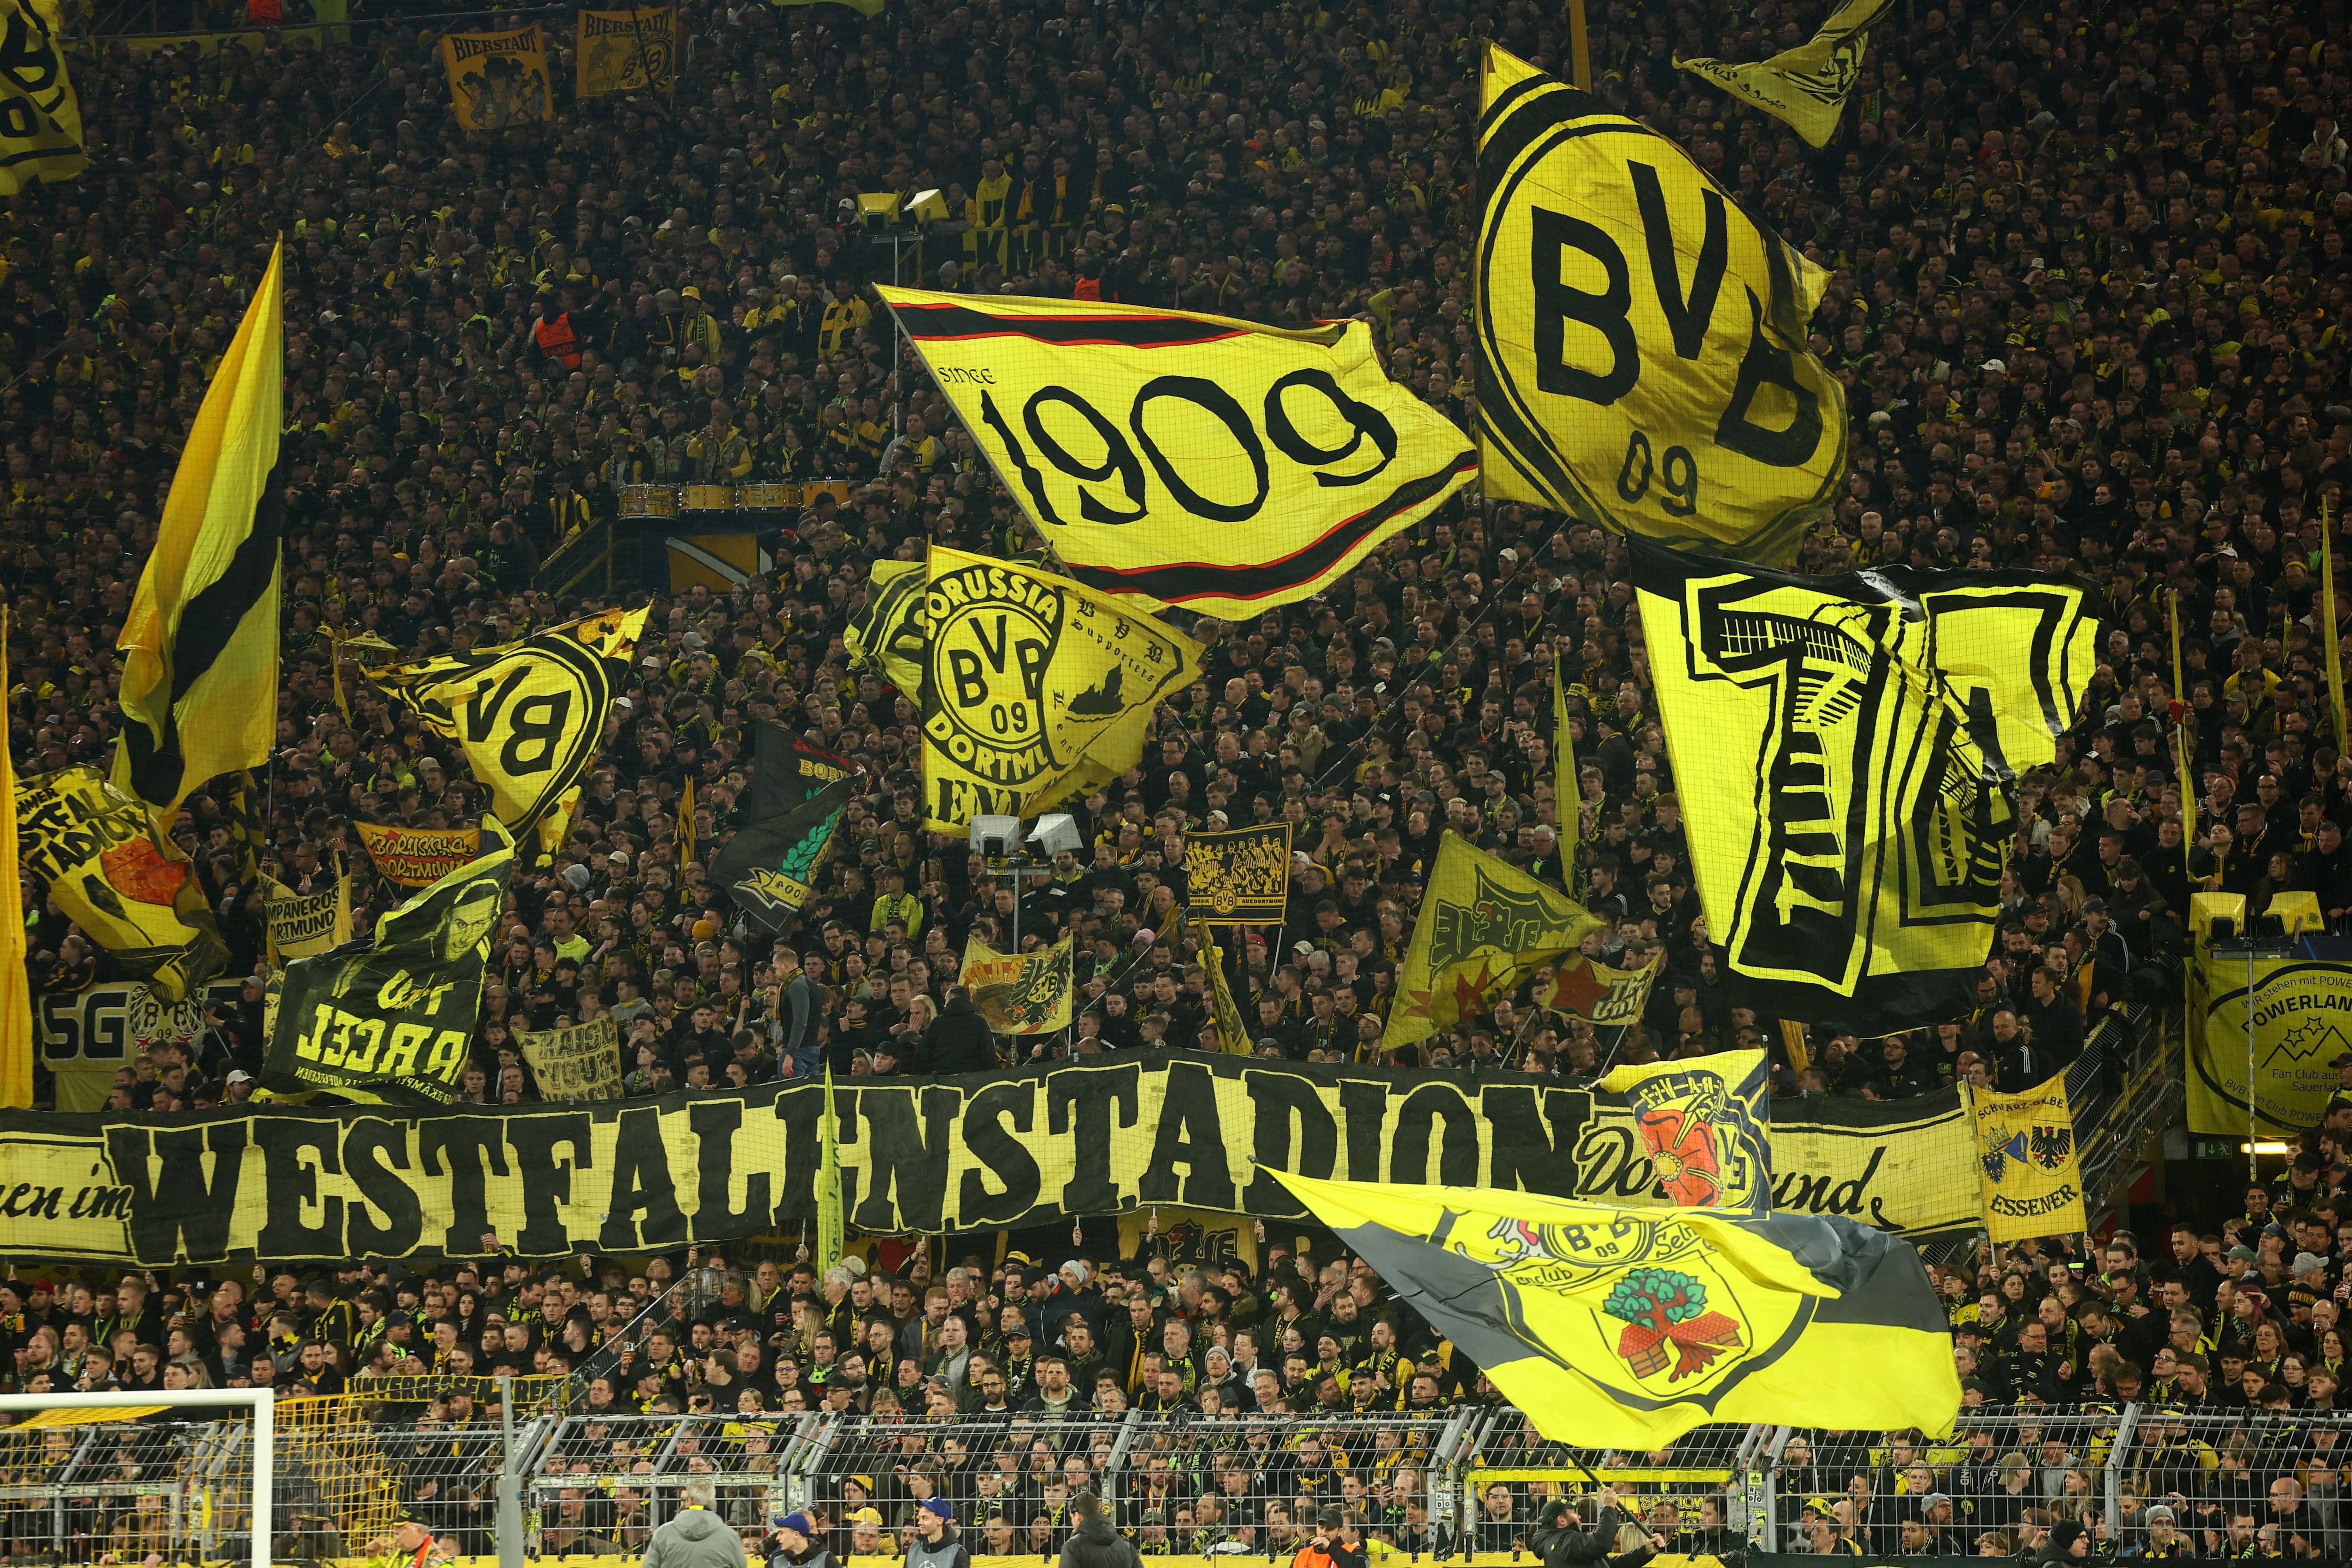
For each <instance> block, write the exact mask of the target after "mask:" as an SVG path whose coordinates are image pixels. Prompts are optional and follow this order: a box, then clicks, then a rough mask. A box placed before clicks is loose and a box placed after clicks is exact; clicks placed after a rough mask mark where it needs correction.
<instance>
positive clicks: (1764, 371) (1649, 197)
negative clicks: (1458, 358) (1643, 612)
mask: <svg viewBox="0 0 2352 1568" xmlns="http://www.w3.org/2000/svg"><path fill="white" fill-rule="evenodd" d="M1484 84H1485V90H1484V97H1483V100H1482V101H1483V104H1484V110H1483V113H1482V115H1481V118H1480V121H1479V128H1478V185H1479V189H1480V190H1481V191H1482V192H1483V193H1484V195H1485V197H1486V211H1485V213H1484V215H1483V216H1482V217H1481V219H1480V223H1479V233H1478V249H1477V253H1476V254H1477V267H1476V271H1475V283H1476V285H1477V297H1478V347H1479V355H1478V461H1479V482H1480V485H1481V487H1482V488H1483V489H1484V490H1485V492H1486V496H1487V498H1488V499H1489V500H1525V501H1534V502H1537V503H1538V504H1539V505H1543V506H1548V507H1551V508H1553V509H1555V510H1559V511H1564V512H1567V513H1568V514H1570V516H1572V517H1576V518H1580V519H1582V520H1583V521H1588V522H1593V523H1599V524H1601V525H1602V526H1604V527H1607V528H1610V529H1612V530H1614V531H1617V532H1620V533H1629V534H1645V535H1647V536H1649V537H1650V538H1653V539H1658V540H1663V541H1665V542H1668V543H1672V544H1679V545H1684V546H1687V547H1695V548H1700V549H1711V550H1716V551H1718V552H1722V553H1724V554H1727V555H1732V556H1736V557H1738V558H1739V559H1741V560H1745V561H1759V562H1764V563H1769V564H1773V565H1786V564H1790V563H1793V562H1794V561H1795V558H1796V553H1797V546H1798V543H1799V542H1800V541H1801V538H1802V536H1803V533H1804V530H1805V528H1806V525H1807V524H1808V523H1809V522H1810V521H1811V520H1812V519H1813V518H1814V517H1815V516H1817V515H1818V514H1819V513H1820V512H1821V511H1822V510H1823V509H1824V508H1825V507H1826V506H1828V505H1829V503H1830V502H1831V500H1833V499H1834V497H1835V495H1836V492H1837V487H1838V484H1839V481H1840V479H1842V478H1843V475H1844V473H1845V464H1846V419H1845V393H1844V390H1843V387H1842V386H1841V384H1839V382H1838V379H1837V377H1835V376H1834V375H1832V374H1830V371H1829V368H1828V367H1827V366H1826V365H1824V364H1822V362H1821V361H1820V359H1818V358H1817V357H1815V356H1814V354H1813V353H1811V351H1810V350H1809V349H1808V348H1807V346H1806V340H1807V334H1808V331H1809V327H1808V323H1809V322H1810V321H1811V319H1812V314H1813V310H1814V309H1815V308H1816V307H1817V306H1819V305H1820V303H1821V301H1822V290H1823V289H1824V288H1826V286H1827V284H1828V280H1829V279H1828V274H1827V273H1825V272H1823V271H1822V268H1819V267H1817V266H1815V265H1814V264H1813V263H1812V262H1811V261H1809V260H1807V259H1806V258H1804V257H1803V256H1801V255H1800V254H1799V253H1798V252H1797V250H1796V248H1795V247H1792V246H1790V244H1789V243H1788V242H1787V241H1786V240H1784V239H1782V238H1781V237H1780V236H1779V235H1778V234H1777V233H1775V232H1773V231H1772V230H1771V229H1769V228H1767V227H1765V226H1763V225H1761V224H1759V223H1758V222H1756V221H1755V220H1754V219H1753V218H1751V217H1750V216H1748V214H1747V213H1745V212H1744V211H1742V210H1741V209H1740V207H1739V205H1738V203H1737V202H1735V201H1733V200H1732V199H1731V197H1730V196H1729V195H1727V193H1726V192H1725V191H1724V190H1723V188H1722V187H1721V186H1719V185H1717V184H1716V183H1715V182H1714V181H1713V180H1712V179H1710V178H1709V177H1708V176H1707V174H1706V171H1705V170H1703V169H1701V168H1700V167H1699V166H1698V165H1697V164H1696V163H1693V162H1692V161H1691V159H1690V157H1689V155H1688V154H1687V153H1685V152H1684V151H1683V150H1682V148H1681V147H1680V146H1679V145H1678V144H1677V143H1676V142H1675V141H1674V140H1673V139H1672V138H1670V137H1667V136H1664V135H1663V134H1661V133H1659V132H1655V131H1653V130H1651V129H1650V128H1649V127H1648V126H1646V125H1643V124H1642V123H1641V122H1640V121H1634V120H1629V119H1627V118H1626V117H1625V116H1623V115H1622V114H1618V113H1615V112H1613V111H1612V110H1610V109H1608V108H1607V107H1606V106H1605V105H1603V104H1602V103H1601V100H1598V99H1596V98H1593V97H1592V96H1591V95H1590V94H1588V93H1583V92H1580V91H1578V90H1577V89H1574V88H1572V87H1570V86H1569V85H1568V84H1567V83H1566V82H1563V81H1559V80H1556V79H1553V78H1551V77H1549V76H1546V75H1545V74H1544V73H1543V72H1541V71H1539V70H1538V69H1536V68H1535V67H1533V66H1531V65H1529V64H1528V62H1527V61H1525V60H1523V59H1520V58H1518V57H1517V56H1516V55H1513V54H1511V53H1509V52H1508V51H1507V50H1504V49H1500V48H1496V47H1493V46H1491V45H1490V46H1489V47H1488V48H1487V50H1486V72H1485V77H1484Z"/></svg>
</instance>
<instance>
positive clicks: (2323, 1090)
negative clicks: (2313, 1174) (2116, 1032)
mask: <svg viewBox="0 0 2352 1568" xmlns="http://www.w3.org/2000/svg"><path fill="white" fill-rule="evenodd" d="M2249 1016H2251V1017H2252V1032H2251V1034H2250V1033H2249V1031H2248V1022H2247V1021H2248V1018H2249ZM2347 1051H2352V963H2325V962H2323V961H2321V960H2318V959H2307V958H2266V957H2262V956H2259V955H2257V956H2256V957H2255V958H2254V959H2253V960H2252V963H2251V964H2250V963H2248V961H2247V957H2246V954H2244V953H2243V952H2211V951H2210V949H2207V948H2206V947H2205V946H2204V945H2203V944H2201V943H2200V945H2199V948H2198V951H2197V953H2196V955H2195V956H2194V957H2192V958H2191V959H2190V960H2189V1131H2191V1132H2200V1133H2204V1134H2207V1135H2208V1136H2213V1137H2224V1138H2244V1137H2246V1136H2248V1135H2249V1134H2250V1133H2251V1134H2252V1136H2254V1137H2256V1138H2294V1137H2298V1136H2300V1135H2301V1134H2303V1133H2305V1132H2306V1131H2310V1130H2311V1129H2312V1128H2314V1127H2316V1126H2318V1125H2319V1123H2320V1121H2321V1120H2322V1118H2323V1117H2324V1116H2325V1115H2326V1110H2327V1101H2328V1099H2329V1097H2330V1096H2331V1095H2333V1094H2334V1093H2335V1092H2336V1068H2335V1065H2334V1064H2335V1061H2336V1058H2337V1057H2340V1056H2342V1055H2344V1054H2345V1053H2346V1052H2347ZM2250 1106H2251V1108H2252V1109H2251V1110H2249V1107H2250Z"/></svg>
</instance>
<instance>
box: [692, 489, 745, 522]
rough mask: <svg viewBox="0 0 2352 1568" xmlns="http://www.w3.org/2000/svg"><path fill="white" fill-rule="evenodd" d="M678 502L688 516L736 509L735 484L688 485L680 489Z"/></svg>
mask: <svg viewBox="0 0 2352 1568" xmlns="http://www.w3.org/2000/svg"><path fill="white" fill-rule="evenodd" d="M678 502H679V506H680V508H681V510H684V512H685V513H686V515H687V516H688V517H692V516H695V515H697V514H698V513H701V514H708V513H710V512H714V511H733V510H735V487H734V486H733V485H688V486H687V487H686V488H685V489H681V490H680V491H678Z"/></svg>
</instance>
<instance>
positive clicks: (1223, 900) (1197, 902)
mask: <svg viewBox="0 0 2352 1568" xmlns="http://www.w3.org/2000/svg"><path fill="white" fill-rule="evenodd" d="M1184 884H1185V891H1186V893H1187V895H1188V896H1189V897H1190V898H1191V900H1192V918H1193V919H1194V920H1196V921H1202V922H1203V923H1204V924H1211V925H1278V924H1280V923H1281V921H1282V915H1283V910H1284V909H1285V907H1286V906H1287V905H1288V903H1289V902H1290V824H1288V823H1287V822H1265V823H1260V824H1258V825H1256V826H1252V827H1236V828H1234V830H1233V831H1232V832H1230V833H1188V834H1186V835H1185V836H1184Z"/></svg>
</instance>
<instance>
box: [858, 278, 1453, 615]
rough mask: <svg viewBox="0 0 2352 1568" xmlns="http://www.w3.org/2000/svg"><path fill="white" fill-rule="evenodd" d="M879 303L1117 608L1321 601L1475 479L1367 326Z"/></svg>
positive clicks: (1069, 560)
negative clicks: (1387, 367) (1391, 371)
mask: <svg viewBox="0 0 2352 1568" xmlns="http://www.w3.org/2000/svg"><path fill="white" fill-rule="evenodd" d="M877 292H878V293H879V294H880V295H881V296H882V298H883V299H884V300H887V301H888V302H889V304H890V305H891V307H892V308H893V309H894V310H896V311H897V312H898V323H899V325H900V326H901V327H903V328H904V329H905V330H906V332H907V335H908V337H910V338H912V339H913V340H914V342H915V348H916V350H917V352H919V353H921V354H922V356H923V363H926V364H928V365H929V366H930V369H931V374H932V375H933V376H935V377H936V378H937V379H938V381H939V384H940V391H941V392H942V393H944V394H945V395H947V398H948V401H949V402H950V403H952V404H953V405H955V409H956V413H957V414H958V415H959V416H961V418H962V420H963V422H964V425H965V426H966V427H967V428H968V429H970V431H971V438H972V440H973V441H974V442H976V443H978V445H979V447H980V449H981V450H982V452H984V453H986V454H987V456H988V459H989V461H990V462H991V463H992V464H993V465H994V466H995V468H996V473H997V477H998V478H999V479H1002V480H1003V483H1004V486H1005V488H1006V489H1009V490H1011V491H1012V492H1013V495H1014V496H1015V497H1016V498H1017V499H1018V500H1020V502H1021V505H1022V506H1023V508H1024V510H1026V511H1027V512H1028V514H1029V516H1030V518H1031V520H1032V521H1034V522H1035V523H1036V525H1037V529H1038V531H1039V532H1040V533H1041V534H1043V535H1044V537H1045V542H1046V543H1047V544H1048V545H1050V546H1051V547H1052V548H1053V550H1054V552H1055V554H1056V555H1058V556H1059V557H1060V558H1061V560H1062V563H1064V565H1066V567H1067V568H1068V570H1069V573H1070V575H1071V576H1073V577H1075V578H1076V579H1077V580H1078V581H1079V582H1080V583H1083V584H1086V585H1087V587H1089V588H1093V589H1097V590H1098V591H1100V592H1103V593H1107V594H1118V595H1128V596H1130V597H1133V598H1138V599H1141V600H1143V601H1145V603H1146V604H1148V605H1150V606H1153V607H1161V606H1166V605H1183V606H1185V607H1186V608H1188V609H1192V610H1199V611H1202V612H1203V613H1206V614H1209V615H1216V616H1251V615H1255V614H1257V613H1258V612H1259V611H1261V610H1265V609H1270V608H1272V607H1273V606H1275V605H1287V604H1290V603H1293V602H1294V601H1296V600H1299V599H1304V598H1306V597H1307V595H1310V594H1315V593H1318V592H1319V591H1321V590H1322V589H1323V588H1325V587H1326V586H1328V584H1331V583H1332V582H1333V581H1335V580H1336V579H1338V578H1339V576H1340V575H1341V574H1343V573H1345V572H1346V571H1348V569H1349V567H1351V566H1353V565H1354V564H1355V563H1357V562H1358V561H1360V560H1361V559H1363V557H1364V556H1365V555H1367V554H1369V553H1370V552H1371V551H1372V550H1373V549H1374V548H1375V547H1376V546H1378V545H1379V544H1380V543H1381V542H1382V541H1383V540H1386V539H1389V538H1391V537H1392V536H1394V535H1396V534H1398V533H1400V532H1402V531H1404V530H1405V529H1407V528H1410V527H1412V524H1413V523H1414V522H1415V521H1418V520H1419V519H1420V518H1422V517H1423V515H1425V514H1426V513H1428V512H1429V511H1431V510H1433V509H1434V508H1435V507H1436V506H1437V505H1438V504H1439V503H1440V502H1442V501H1444V500H1445V498H1446V497H1447V496H1449V495H1452V494H1453V493H1454V491H1455V490H1457V489H1460V488H1461V487H1462V486H1463V485H1465V484H1466V483H1468V482H1469V479H1470V477H1471V475H1472V474H1473V472H1474V471H1475V468H1476V465H1475V461H1474V460H1473V458H1472V457H1471V453H1470V447H1469V443H1468V442H1467V441H1465V439H1464V438H1463V436H1462V433H1461V432H1460V431H1459V430H1456V429H1455V428H1454V426H1451V425H1449V424H1447V423H1446V422H1445V420H1444V419H1443V418H1441V417H1440V416H1438V415H1437V414H1436V413H1434V412H1433V410H1431V409H1430V408H1429V407H1428V406H1427V405H1424V404H1423V403H1422V402H1421V401H1420V400H1419V399H1417V398H1415V397H1414V396H1413V395H1412V391H1411V390H1410V389H1409V388H1406V387H1402V386H1399V385H1397V384H1394V383H1392V382H1391V381H1390V380H1389V379H1388V376H1387V375H1386V374H1385V373H1383V372H1382V370H1381V363H1380V353H1379V350H1378V348H1377V347H1376V346H1375V344H1374V342H1373V341H1372V331H1371V328H1370V325H1368V324H1367V323H1365V322H1362V321H1347V322H1331V323H1328V324H1326V325H1323V326H1318V327H1313V328H1308V329H1306V330H1304V331H1282V330H1278V329H1276V328H1273V327H1262V326H1258V325H1255V323H1252V322H1249V321H1234V320H1233V319H1232V318H1230V317H1225V316H1202V315H1195V314H1193V313H1192V312H1190V311H1184V310H1148V309H1145V308H1143V307H1141V306H1135V305H1113V304H1097V303H1092V302H1088V301H1085V300H1025V299H1016V298H1010V297H1006V298H989V299H983V298H980V297H977V296H972V295H966V294H934V293H929V292H926V291H924V290H921V289H893V288H887V287H880V286H877Z"/></svg>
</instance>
